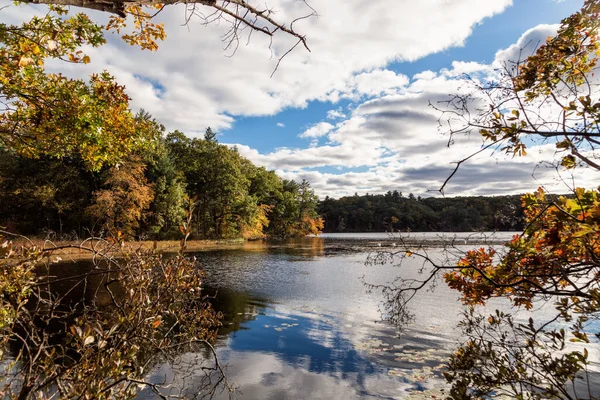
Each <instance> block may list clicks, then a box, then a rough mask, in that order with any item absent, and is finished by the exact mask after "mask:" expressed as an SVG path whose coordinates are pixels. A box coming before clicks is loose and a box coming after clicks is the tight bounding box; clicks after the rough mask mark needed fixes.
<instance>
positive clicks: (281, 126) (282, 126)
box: [277, 122, 285, 128]
mask: <svg viewBox="0 0 600 400" xmlns="http://www.w3.org/2000/svg"><path fill="white" fill-rule="evenodd" d="M277 127H278V128H285V124H284V123H283V122H278V123H277Z"/></svg>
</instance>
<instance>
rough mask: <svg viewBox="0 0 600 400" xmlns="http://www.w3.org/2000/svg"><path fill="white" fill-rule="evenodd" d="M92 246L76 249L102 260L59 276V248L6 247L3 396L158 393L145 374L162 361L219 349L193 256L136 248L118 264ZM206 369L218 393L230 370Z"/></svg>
mask: <svg viewBox="0 0 600 400" xmlns="http://www.w3.org/2000/svg"><path fill="white" fill-rule="evenodd" d="M88 244H89V243H84V244H82V245H81V246H75V247H78V248H79V249H83V250H85V251H91V252H92V253H94V254H95V255H96V256H97V257H98V258H96V260H97V263H96V264H95V265H93V266H92V268H91V269H88V270H87V271H86V270H85V269H84V270H82V266H79V268H78V270H77V272H75V273H74V274H73V275H67V276H56V275H55V274H56V272H57V268H56V267H55V264H53V263H52V262H50V260H51V259H53V258H55V257H56V255H57V254H59V253H60V250H61V249H60V248H50V249H40V248H36V247H33V246H25V247H20V248H18V249H13V248H12V245H11V243H10V242H8V241H5V242H4V244H3V245H2V254H1V257H2V258H1V259H0V268H1V270H2V276H3V278H7V279H2V280H0V294H1V295H0V305H1V306H2V307H1V308H0V309H1V310H2V314H0V317H1V319H0V361H1V362H2V363H3V369H2V371H0V382H2V387H0V394H1V395H2V398H29V397H31V396H35V397H36V398H46V397H48V396H57V395H58V396H59V397H60V398H72V397H74V396H76V397H78V398H83V399H109V398H133V397H135V395H136V394H137V393H138V392H139V391H140V389H142V388H145V387H148V388H151V389H152V390H155V391H156V392H157V393H158V392H159V391H160V389H161V388H160V386H158V385H155V384H151V383H149V382H145V381H144V376H145V375H146V374H147V373H148V371H149V369H150V368H152V367H153V366H154V365H155V363H156V362H159V361H160V362H171V361H174V360H175V359H176V356H177V355H178V354H180V353H181V352H182V351H190V350H192V349H198V348H202V347H203V346H204V347H206V348H208V349H209V350H212V346H211V345H210V342H211V341H213V340H214V338H215V335H216V328H217V327H218V326H219V324H220V322H219V319H220V315H219V314H218V313H216V312H214V311H213V310H212V309H211V307H210V305H209V304H208V303H207V302H206V299H205V298H204V295H203V292H202V279H203V275H202V271H201V270H200V269H198V266H197V265H196V262H195V260H194V259H189V258H185V257H183V256H181V255H179V256H177V257H170V258H164V257H162V256H160V255H157V254H145V253H134V254H126V255H125V258H124V259H122V260H120V261H118V260H116V259H113V258H105V257H103V256H102V253H103V252H104V251H106V250H108V249H107V248H106V246H105V245H106V243H104V245H102V244H103V243H95V244H94V245H93V246H88ZM99 245H101V246H99ZM99 249H102V251H101V252H100V253H99V252H98V250H99ZM98 260H101V261H98ZM62 268H64V265H63V266H62ZM63 274H64V273H63ZM65 284H67V287H66V289H67V290H64V289H65ZM88 287H89V288H90V290H85V289H83V288H88ZM82 289H83V292H82ZM69 300H70V301H69ZM206 368H207V369H206V370H205V371H206V373H207V375H206V378H207V379H209V378H212V379H213V381H212V383H210V382H208V381H206V384H207V385H206V386H205V387H204V389H205V390H208V392H207V393H210V392H211V391H213V390H214V389H215V386H214V385H218V384H220V383H222V380H223V375H222V370H221V369H220V367H219V366H218V364H215V365H214V366H212V367H206ZM15 374H18V376H19V379H12V378H11V377H12V376H14V375H15ZM215 378H216V381H215V380H214V379H215ZM204 394H206V393H204Z"/></svg>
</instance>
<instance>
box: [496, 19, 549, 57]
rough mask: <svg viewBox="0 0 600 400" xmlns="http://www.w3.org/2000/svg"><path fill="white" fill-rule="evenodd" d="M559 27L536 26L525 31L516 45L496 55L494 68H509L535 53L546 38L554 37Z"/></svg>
mask: <svg viewBox="0 0 600 400" xmlns="http://www.w3.org/2000/svg"><path fill="white" fill-rule="evenodd" d="M558 27H559V25H538V26H536V27H535V28H531V29H529V30H527V31H526V32H525V33H524V34H523V35H521V37H520V38H519V40H518V41H517V43H515V44H513V45H512V46H509V47H508V48H506V49H503V50H499V51H498V52H497V53H496V57H495V58H496V59H495V62H494V65H495V66H496V67H504V66H505V65H507V66H509V67H510V66H511V65H514V63H516V62H518V61H522V60H524V59H525V58H527V57H529V56H530V55H531V54H533V53H534V52H535V50H536V49H537V48H538V47H540V46H541V45H542V44H544V43H545V42H546V39H547V38H548V36H554V35H555V34H556V31H557V30H558Z"/></svg>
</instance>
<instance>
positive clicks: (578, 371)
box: [372, 0, 600, 399]
mask: <svg viewBox="0 0 600 400" xmlns="http://www.w3.org/2000/svg"><path fill="white" fill-rule="evenodd" d="M599 39H600V2H598V1H597V0H587V1H586V2H585V4H584V6H583V8H582V9H581V11H579V12H577V13H575V14H573V15H572V16H570V17H568V18H565V19H564V20H563V21H562V23H561V26H560V29H559V30H558V32H557V35H556V36H555V37H552V38H549V39H548V40H547V41H546V43H545V44H544V45H542V46H540V47H539V48H538V49H537V51H536V52H535V53H534V54H533V55H532V56H530V57H528V58H527V59H526V60H524V61H519V62H516V63H514V64H511V65H506V66H504V68H503V70H502V73H501V75H500V77H499V79H498V80H496V81H494V82H492V83H491V84H490V85H487V86H483V85H481V84H479V83H477V82H476V81H475V80H471V83H472V84H474V89H475V91H474V93H473V94H472V95H469V96H460V97H454V98H452V99H451V100H450V101H449V102H448V105H449V108H448V109H445V111H444V112H445V114H444V116H443V118H446V117H447V118H446V119H443V120H442V122H444V121H445V122H447V123H448V126H450V127H451V131H449V133H450V134H451V135H457V134H461V133H465V132H468V131H471V130H477V131H478V132H479V133H480V134H481V135H482V136H483V137H484V138H485V139H486V140H487V141H488V146H487V147H491V146H500V147H501V148H502V149H503V150H505V151H506V152H508V153H511V154H514V155H524V154H525V153H526V147H527V144H528V143H530V141H534V140H543V141H546V142H548V141H552V142H553V143H555V146H556V149H557V151H558V152H559V156H558V158H557V159H556V160H548V161H549V162H554V163H556V164H559V165H557V167H562V168H567V169H571V168H584V169H585V170H586V171H589V170H593V169H595V170H600V165H599V163H598V161H597V160H596V158H595V157H596V156H595V155H594V150H596V149H597V147H598V145H599V144H600V142H599V140H598V139H599V138H600V126H599V122H600V101H599V97H600V96H599V94H600V93H599V84H598V81H597V77H596V76H595V73H597V71H598V59H599V57H600V41H599ZM482 99H484V100H485V102H484V105H483V106H481V107H480V108H479V109H477V110H475V111H476V112H474V110H471V109H470V108H471V107H472V106H473V105H474V104H476V103H477V102H480V101H482ZM457 122H458V123H460V125H457V124H456V123H457ZM457 126H460V127H459V128H456V127H457ZM487 147H486V148H487ZM560 153H562V154H560ZM469 158H470V157H468V158H466V159H464V160H461V161H460V162H459V163H458V165H457V169H458V167H459V166H460V164H461V163H463V162H465V161H467V160H468V159H469ZM454 173H456V170H455V171H454ZM454 173H453V174H452V175H454ZM452 175H451V176H450V177H449V178H448V180H449V179H450V178H451V177H452ZM448 180H447V181H446V183H447V182H448ZM444 186H445V183H444ZM443 189H444V187H442V188H441V190H443ZM522 207H523V210H524V212H525V223H526V227H525V229H524V230H523V232H522V233H520V234H518V235H516V236H515V237H514V238H513V239H512V240H511V241H510V242H509V243H507V244H505V245H504V246H503V247H500V248H499V247H488V248H481V249H476V250H471V251H467V252H463V254H462V256H461V257H460V259H459V260H458V262H457V263H456V264H455V265H452V264H442V263H440V262H439V261H437V260H434V259H432V258H430V257H429V256H428V255H427V254H426V253H418V252H413V251H411V249H410V248H408V247H407V248H405V249H403V250H402V251H400V252H395V253H393V254H391V256H392V257H395V259H396V260H398V261H399V263H401V262H402V260H403V259H405V258H406V257H418V258H421V259H423V260H424V262H426V263H427V264H429V266H430V268H429V269H428V270H427V273H425V275H424V276H423V278H422V279H418V280H416V281H415V280H411V281H409V280H402V279H400V280H399V281H397V282H396V283H395V286H394V287H390V286H384V287H380V288H381V289H382V290H383V291H384V293H385V294H386V295H387V299H388V303H387V304H388V306H389V311H390V312H391V315H392V319H394V320H395V321H397V322H402V321H405V320H406V319H407V318H408V317H410V315H409V314H408V313H407V309H406V304H407V302H408V301H409V300H410V299H411V298H412V296H414V293H415V292H416V291H418V290H420V289H422V288H423V287H425V286H426V285H427V284H428V283H430V282H432V281H433V280H435V279H437V278H438V277H439V275H443V279H444V280H445V282H446V283H447V284H448V285H449V286H450V287H451V288H453V289H456V290H457V291H458V292H459V293H460V294H461V296H462V301H463V302H464V303H465V304H466V305H467V306H469V309H468V311H467V312H466V314H465V318H464V320H463V321H462V322H461V326H462V328H463V337H464V342H463V344H462V345H461V346H460V347H459V348H458V350H457V351H456V352H455V353H454V355H453V356H452V357H451V359H450V363H449V368H448V371H447V372H446V373H445V375H446V378H447V380H448V381H449V382H450V383H451V384H452V388H451V392H450V397H451V398H460V399H476V398H477V399H478V398H491V397H496V396H501V395H507V396H509V397H510V398H517V399H547V398H562V399H584V398H585V399H588V398H597V397H598V395H599V394H598V393H597V388H593V380H594V379H595V378H594V377H593V376H592V372H591V370H590V363H591V360H590V357H589V351H588V348H589V347H590V345H591V344H592V343H593V342H594V340H596V341H597V340H598V339H599V338H600V332H598V329H597V325H595V324H594V322H596V321H597V319H598V318H599V317H600V279H599V275H600V191H599V190H586V189H583V188H576V189H574V190H573V193H572V195H570V196H562V197H556V196H549V195H547V193H545V191H544V190H543V189H539V190H538V191H537V192H536V193H533V194H527V195H525V196H523V197H522ZM452 250H453V251H454V252H458V251H460V249H456V248H455V249H452ZM387 256H389V254H387V255H386V254H380V255H379V256H377V257H376V258H374V259H372V261H374V262H378V261H383V260H385V259H386V257H387ZM492 298H504V299H507V300H508V301H510V303H511V304H512V305H513V306H514V307H515V308H517V309H519V308H524V309H532V307H533V306H534V304H536V302H539V301H542V302H546V303H551V304H554V313H553V314H552V315H551V316H549V317H546V316H537V315H534V316H533V317H531V318H529V320H528V321H520V320H519V319H518V318H516V317H515V316H514V315H512V314H510V313H506V312H501V311H496V312H495V313H492V314H491V315H481V314H479V313H478V312H477V311H476V308H475V307H476V306H478V305H482V304H486V303H487V301H488V300H489V299H492ZM572 342H575V343H577V344H578V345H573V343H572Z"/></svg>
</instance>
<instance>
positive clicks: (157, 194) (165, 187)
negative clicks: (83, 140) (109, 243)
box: [0, 111, 323, 240]
mask: <svg viewBox="0 0 600 400" xmlns="http://www.w3.org/2000/svg"><path fill="white" fill-rule="evenodd" d="M136 120H137V124H136V126H141V127H144V129H145V130H147V132H144V133H143V134H140V135H138V137H142V138H144V140H146V141H147V142H151V143H144V144H143V145H142V146H138V148H140V149H141V150H138V151H134V152H131V153H130V154H128V155H127V156H126V157H124V158H123V159H122V160H121V161H120V162H118V163H116V164H113V165H109V164H108V163H107V164H105V165H104V166H103V167H102V168H101V169H99V170H97V171H95V170H90V168H88V165H87V164H86V162H85V160H82V159H81V158H80V157H78V155H77V154H78V153H75V152H73V153H71V154H69V155H68V156H65V157H60V158H57V157H51V156H46V155H40V156H38V157H33V158H32V157H26V156H21V155H18V154H17V152H15V151H14V150H13V149H10V148H8V147H2V145H1V144H0V227H2V228H3V229H5V230H7V231H10V232H13V233H20V234H23V235H28V236H37V237H46V236H50V237H52V238H60V239H66V240H68V239H77V238H82V237H89V236H104V237H113V238H117V237H118V238H119V239H151V240H162V239H179V238H181V233H180V230H181V229H182V225H183V224H184V223H186V222H187V223H189V221H191V228H192V229H191V238H192V239H227V238H242V237H243V238H246V239H256V238H262V237H266V236H272V237H295V236H304V235H306V234H309V233H318V232H320V230H321V228H322V226H323V222H322V220H321V219H320V218H319V217H318V215H317V213H316V208H317V205H318V198H317V196H316V195H315V194H314V191H313V190H312V189H311V188H310V185H309V184H308V182H305V181H304V182H301V183H297V182H295V181H293V180H284V179H281V178H280V177H278V176H277V175H276V174H275V173H274V172H273V171H267V170H266V169H265V168H262V167H257V166H255V165H254V164H252V163H251V162H250V161H249V160H247V159H246V158H244V157H242V156H241V155H240V154H239V153H238V151H237V149H235V148H229V147H227V146H225V145H222V144H219V143H218V142H217V140H216V135H215V133H214V132H213V131H212V130H211V129H210V128H208V129H207V130H206V133H205V135H204V138H203V139H198V138H194V139H190V138H188V137H186V136H185V135H184V134H183V133H181V132H178V131H174V132H171V133H168V134H165V132H164V127H163V126H162V125H161V124H159V123H158V122H156V121H155V120H154V119H153V118H152V117H151V116H150V115H148V114H147V113H145V112H143V111H141V112H140V113H138V114H137V116H136ZM148 138H150V139H148ZM0 143H1V142H0Z"/></svg>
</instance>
